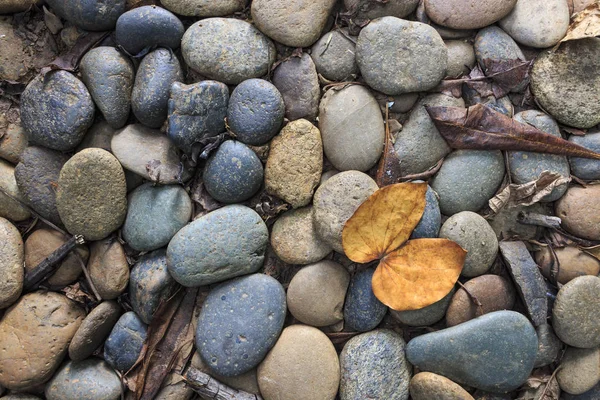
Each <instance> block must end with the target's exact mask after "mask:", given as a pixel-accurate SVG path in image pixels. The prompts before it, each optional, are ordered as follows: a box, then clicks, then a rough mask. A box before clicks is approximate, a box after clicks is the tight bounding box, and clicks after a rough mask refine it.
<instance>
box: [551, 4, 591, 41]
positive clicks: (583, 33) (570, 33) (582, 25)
mask: <svg viewBox="0 0 600 400" xmlns="http://www.w3.org/2000/svg"><path fill="white" fill-rule="evenodd" d="M594 36H600V2H598V1H596V2H594V3H592V4H591V5H589V6H588V7H586V8H585V9H583V10H582V11H580V12H578V13H577V14H575V15H574V16H573V18H572V20H571V25H569V29H567V34H566V35H565V37H564V38H563V39H562V40H561V41H560V43H562V42H566V41H568V40H577V39H585V38H589V37H594Z"/></svg>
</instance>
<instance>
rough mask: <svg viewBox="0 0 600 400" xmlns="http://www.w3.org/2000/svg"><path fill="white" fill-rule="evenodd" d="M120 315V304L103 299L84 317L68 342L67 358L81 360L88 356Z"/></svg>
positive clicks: (100, 343) (101, 341) (103, 338)
mask: <svg viewBox="0 0 600 400" xmlns="http://www.w3.org/2000/svg"><path fill="white" fill-rule="evenodd" d="M120 316H121V306H119V303H117V302H116V301H110V300H109V301H104V302H102V303H100V304H98V306H96V308H94V309H93V310H92V311H91V312H90V313H89V314H88V315H87V317H85V319H84V320H83V322H82V323H81V325H80V326H79V329H77V332H75V336H73V340H71V343H70V344H69V358H70V359H71V360H73V361H82V360H84V359H86V358H88V357H90V356H91V355H92V354H93V353H94V351H96V349H98V347H100V346H101V345H102V343H104V340H106V338H107V337H108V335H109V334H110V331H111V330H112V328H113V326H115V324H116V323H117V321H118V320H119V317H120Z"/></svg>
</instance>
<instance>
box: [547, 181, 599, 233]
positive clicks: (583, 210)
mask: <svg viewBox="0 0 600 400" xmlns="http://www.w3.org/2000/svg"><path fill="white" fill-rule="evenodd" d="M598 196H600V185H590V186H587V187H585V188H583V187H580V186H571V187H570V188H569V189H567V193H565V194H564V196H563V197H561V198H560V200H558V201H557V202H556V203H554V211H555V213H556V216H557V217H560V219H561V220H562V224H561V226H562V227H563V228H564V229H566V230H567V231H569V232H571V233H572V234H574V235H575V236H578V237H580V238H584V239H590V240H600V202H598V198H599V197H598Z"/></svg>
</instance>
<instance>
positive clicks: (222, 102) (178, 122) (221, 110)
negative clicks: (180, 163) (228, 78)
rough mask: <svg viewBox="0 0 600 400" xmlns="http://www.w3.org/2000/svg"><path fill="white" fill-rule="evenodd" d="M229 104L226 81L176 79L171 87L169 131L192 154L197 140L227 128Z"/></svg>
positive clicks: (179, 144) (171, 136) (176, 142)
mask: <svg viewBox="0 0 600 400" xmlns="http://www.w3.org/2000/svg"><path fill="white" fill-rule="evenodd" d="M228 104H229V89H228V88H227V85H225V84H224V83H221V82H217V81H202V82H198V83H194V84H191V85H184V84H183V83H180V82H175V83H173V85H172V86H171V98H170V99H169V127H168V129H167V134H168V135H169V137H170V138H171V140H172V141H173V143H175V144H176V145H177V146H178V147H179V148H180V149H182V150H183V151H185V152H186V153H190V152H191V150H192V144H194V142H198V141H200V140H201V139H203V138H205V137H210V136H215V135H218V134H219V133H221V132H224V131H225V117H226V116H227V105H228Z"/></svg>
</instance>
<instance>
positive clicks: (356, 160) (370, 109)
mask: <svg viewBox="0 0 600 400" xmlns="http://www.w3.org/2000/svg"><path fill="white" fill-rule="evenodd" d="M319 129H321V134H322V136H323V148H324V150H325V155H326V156H327V159H328V160H329V161H330V162H331V163H332V164H333V166H334V167H335V168H336V169H338V170H340V171H348V170H357V171H367V170H368V169H369V168H371V167H373V166H374V165H375V164H376V163H377V161H378V160H379V158H380V157H381V153H382V151H383V146H384V140H385V130H384V124H383V117H382V115H381V112H380V111H379V105H378V103H377V100H376V99H375V97H374V96H373V95H372V94H371V92H370V91H369V90H368V89H367V88H365V87H364V86H360V85H352V86H348V87H346V88H344V89H342V90H333V89H332V90H329V91H328V92H326V93H325V95H324V96H323V99H322V100H321V104H320V105H319Z"/></svg>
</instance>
